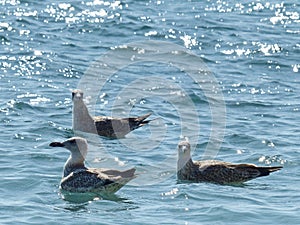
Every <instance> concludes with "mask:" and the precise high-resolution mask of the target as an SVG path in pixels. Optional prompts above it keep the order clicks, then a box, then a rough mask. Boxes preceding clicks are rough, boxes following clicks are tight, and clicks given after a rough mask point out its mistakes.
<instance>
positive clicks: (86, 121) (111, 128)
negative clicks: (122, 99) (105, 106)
mask: <svg viewBox="0 0 300 225" xmlns="http://www.w3.org/2000/svg"><path fill="white" fill-rule="evenodd" d="M72 100H73V129H74V130H78V131H83V132H87V133H95V134H98V135H100V136H105V137H110V138H123V137H125V135H126V134H128V133H129V132H131V131H133V130H135V129H137V128H139V127H142V126H144V125H145V124H148V123H149V122H150V121H151V120H146V119H147V118H148V117H149V116H150V115H151V113H148V114H145V115H142V116H139V117H131V118H113V117H108V116H95V117H92V116H91V115H90V114H89V112H88V109H87V107H86V105H85V103H84V101H83V92H82V91H81V90H74V91H72Z"/></svg>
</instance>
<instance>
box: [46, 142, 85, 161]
mask: <svg viewBox="0 0 300 225" xmlns="http://www.w3.org/2000/svg"><path fill="white" fill-rule="evenodd" d="M50 146H51V147H63V148H66V149H68V150H69V151H70V152H71V155H72V157H82V158H83V159H85V157H86V154H87V150H88V144H87V141H86V139H84V138H81V137H72V138H69V139H67V140H66V141H64V142H52V143H50Z"/></svg>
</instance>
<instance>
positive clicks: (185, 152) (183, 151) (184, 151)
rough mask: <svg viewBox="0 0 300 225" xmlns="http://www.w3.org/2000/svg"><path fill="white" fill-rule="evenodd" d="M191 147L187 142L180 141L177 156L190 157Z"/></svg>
mask: <svg viewBox="0 0 300 225" xmlns="http://www.w3.org/2000/svg"><path fill="white" fill-rule="evenodd" d="M190 154H191V145H190V143H189V142H188V141H181V142H179V144H178V155H179V156H190Z"/></svg>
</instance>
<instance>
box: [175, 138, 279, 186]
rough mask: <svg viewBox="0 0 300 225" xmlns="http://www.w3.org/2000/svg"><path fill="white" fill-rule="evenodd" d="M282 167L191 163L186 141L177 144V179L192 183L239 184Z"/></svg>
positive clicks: (213, 162)
mask: <svg viewBox="0 0 300 225" xmlns="http://www.w3.org/2000/svg"><path fill="white" fill-rule="evenodd" d="M281 168H282V166H274V167H259V166H256V165H254V164H232V163H228V162H222V161H217V160H203V161H193V160H192V158H191V146H190V143H189V142H188V141H181V142H180V143H179V144H178V161H177V178H178V179H179V180H186V181H193V182H212V183H217V184H239V183H243V182H246V181H248V180H252V179H255V178H257V177H262V176H268V175H269V174H270V173H272V172H275V171H277V170H280V169H281Z"/></svg>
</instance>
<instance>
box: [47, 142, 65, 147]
mask: <svg viewBox="0 0 300 225" xmlns="http://www.w3.org/2000/svg"><path fill="white" fill-rule="evenodd" d="M49 146H51V147H65V145H64V144H63V143H61V142H52V143H50V145H49Z"/></svg>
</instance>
